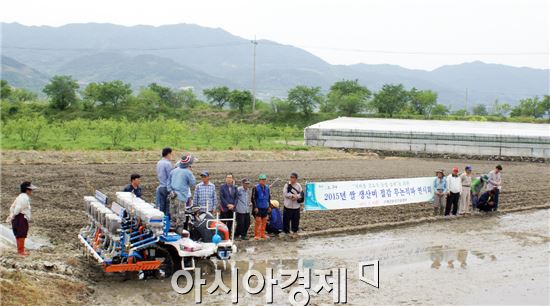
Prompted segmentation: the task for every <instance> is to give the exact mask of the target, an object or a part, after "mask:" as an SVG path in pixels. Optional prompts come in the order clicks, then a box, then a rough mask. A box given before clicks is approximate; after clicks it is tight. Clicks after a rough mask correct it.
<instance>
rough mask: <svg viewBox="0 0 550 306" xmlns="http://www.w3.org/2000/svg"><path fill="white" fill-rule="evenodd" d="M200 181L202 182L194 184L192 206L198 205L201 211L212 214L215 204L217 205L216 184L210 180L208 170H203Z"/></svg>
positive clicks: (214, 210)
mask: <svg viewBox="0 0 550 306" xmlns="http://www.w3.org/2000/svg"><path fill="white" fill-rule="evenodd" d="M201 181H202V182H200V183H198V184H197V186H195V194H194V195H193V206H199V207H200V211H201V212H209V213H211V214H212V215H214V214H215V212H216V206H217V205H218V202H217V197H216V186H215V185H214V184H213V183H212V182H210V174H209V173H208V171H203V172H202V173H201Z"/></svg>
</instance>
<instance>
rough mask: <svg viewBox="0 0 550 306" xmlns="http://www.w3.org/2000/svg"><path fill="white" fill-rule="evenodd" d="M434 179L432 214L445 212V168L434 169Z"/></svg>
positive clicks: (438, 214)
mask: <svg viewBox="0 0 550 306" xmlns="http://www.w3.org/2000/svg"><path fill="white" fill-rule="evenodd" d="M435 175H436V177H435V180H434V191H435V192H434V215H435V216H440V215H444V214H445V205H446V203H447V180H446V179H445V170H443V169H439V170H436V171H435Z"/></svg>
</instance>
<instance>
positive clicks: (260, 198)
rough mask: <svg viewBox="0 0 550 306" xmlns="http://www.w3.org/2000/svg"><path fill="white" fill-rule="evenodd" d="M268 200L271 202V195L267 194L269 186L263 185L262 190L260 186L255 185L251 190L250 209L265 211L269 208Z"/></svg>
mask: <svg viewBox="0 0 550 306" xmlns="http://www.w3.org/2000/svg"><path fill="white" fill-rule="evenodd" d="M269 200H271V194H270V193H269V186H267V185H265V187H264V188H263V189H262V187H261V185H260V184H257V185H256V187H254V189H252V199H251V201H252V207H253V208H258V209H267V208H268V207H269Z"/></svg>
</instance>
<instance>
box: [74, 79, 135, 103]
mask: <svg viewBox="0 0 550 306" xmlns="http://www.w3.org/2000/svg"><path fill="white" fill-rule="evenodd" d="M131 94H132V87H131V85H130V84H128V83H124V82H122V81H120V80H115V81H110V82H101V83H90V84H88V86H86V88H85V89H84V98H85V99H90V100H93V101H97V102H99V103H101V104H102V105H103V106H110V107H112V108H113V109H114V110H118V109H119V108H120V107H121V106H122V105H124V104H125V103H126V101H127V100H128V97H129V96H130V95H131Z"/></svg>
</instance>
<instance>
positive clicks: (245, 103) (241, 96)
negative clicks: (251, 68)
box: [229, 89, 252, 115]
mask: <svg viewBox="0 0 550 306" xmlns="http://www.w3.org/2000/svg"><path fill="white" fill-rule="evenodd" d="M229 104H230V105H231V108H233V109H238V110H239V113H240V114H241V115H242V114H244V111H245V109H246V108H247V107H249V106H251V105H252V93H250V91H248V90H243V91H240V90H238V89H234V90H232V91H231V93H230V94H229Z"/></svg>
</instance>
